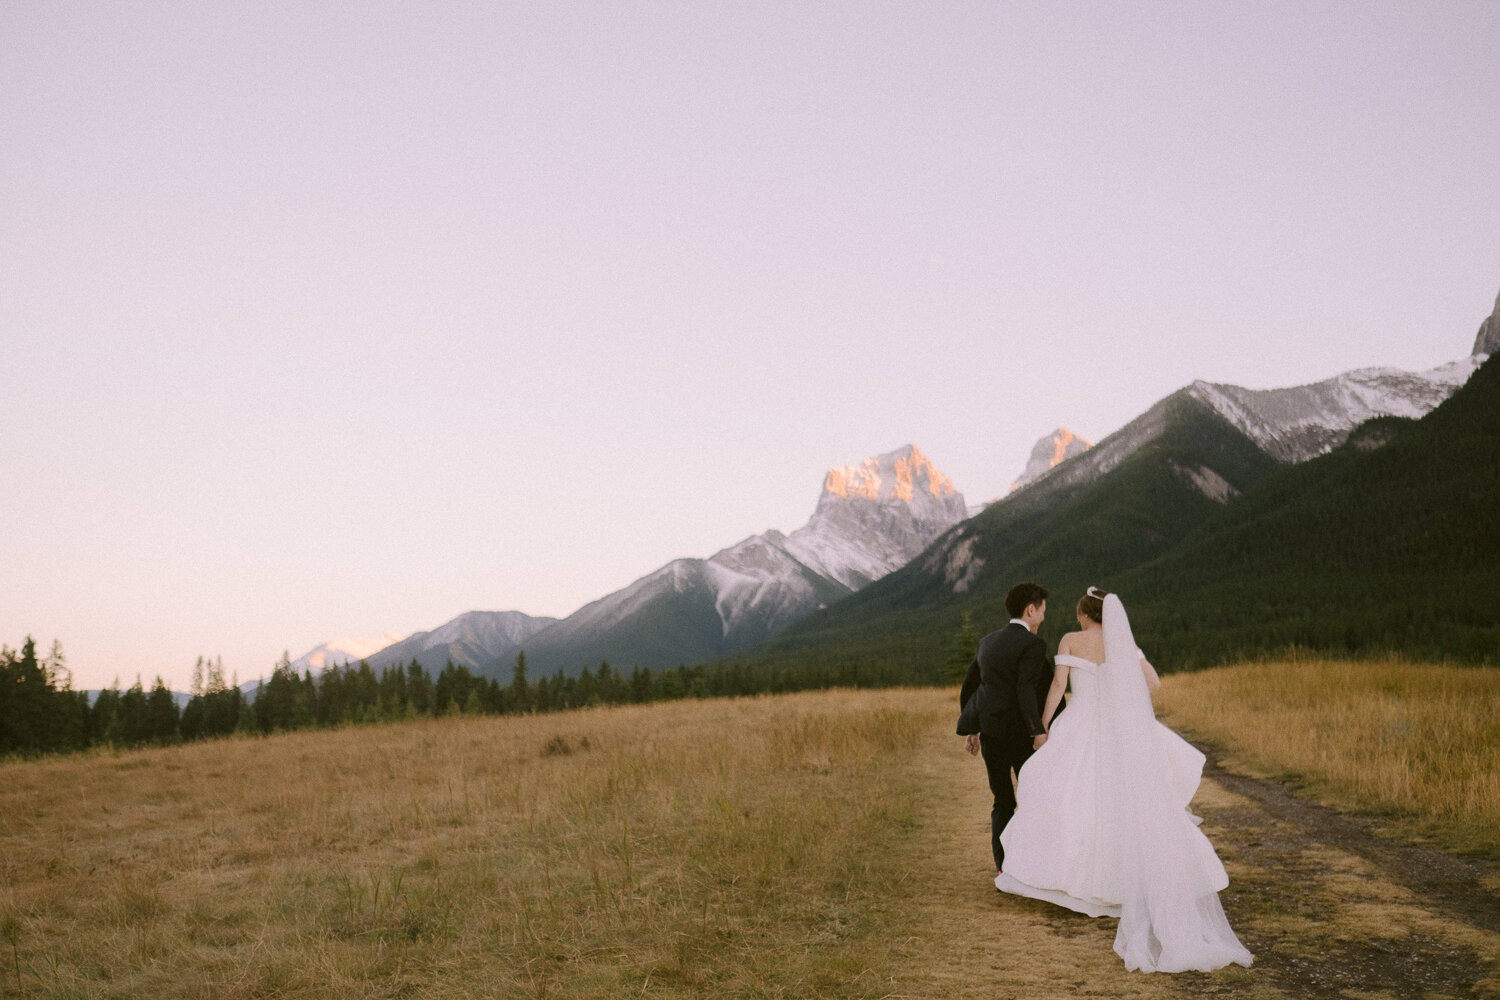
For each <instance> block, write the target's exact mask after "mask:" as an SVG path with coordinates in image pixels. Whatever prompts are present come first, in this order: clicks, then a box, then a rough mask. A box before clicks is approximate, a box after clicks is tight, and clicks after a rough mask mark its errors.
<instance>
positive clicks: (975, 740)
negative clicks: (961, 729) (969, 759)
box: [964, 733, 979, 756]
mask: <svg viewBox="0 0 1500 1000" xmlns="http://www.w3.org/2000/svg"><path fill="white" fill-rule="evenodd" d="M964 749H965V750H967V751H969V754H970V755H971V756H972V755H974V754H976V753H978V752H979V736H978V735H977V734H975V733H970V734H969V735H968V736H965V737H964Z"/></svg>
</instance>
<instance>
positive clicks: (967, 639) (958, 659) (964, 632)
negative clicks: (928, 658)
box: [943, 611, 979, 684]
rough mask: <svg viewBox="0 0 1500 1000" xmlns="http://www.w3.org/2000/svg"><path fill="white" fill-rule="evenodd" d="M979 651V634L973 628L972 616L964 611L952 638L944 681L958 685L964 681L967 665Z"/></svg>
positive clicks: (945, 666)
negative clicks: (951, 647) (960, 623)
mask: <svg viewBox="0 0 1500 1000" xmlns="http://www.w3.org/2000/svg"><path fill="white" fill-rule="evenodd" d="M978 651H979V632H978V631H977V630H976V629H975V628H974V616H973V615H972V614H971V613H970V612H968V611H965V612H964V613H963V625H962V626H960V627H959V630H958V632H957V633H955V634H954V636H953V649H952V652H951V653H950V654H949V656H948V661H947V663H946V664H945V665H944V671H943V672H944V675H945V676H944V678H943V679H944V680H945V681H947V682H948V683H949V684H958V683H959V682H961V681H962V680H963V679H964V674H965V673H966V672H967V671H968V669H969V664H970V663H971V662H972V661H973V659H974V654H975V653H977V652H978Z"/></svg>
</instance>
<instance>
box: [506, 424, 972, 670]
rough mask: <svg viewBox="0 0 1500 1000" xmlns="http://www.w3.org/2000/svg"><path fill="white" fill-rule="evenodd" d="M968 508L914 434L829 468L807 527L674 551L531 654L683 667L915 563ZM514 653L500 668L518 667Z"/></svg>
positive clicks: (536, 642)
mask: <svg viewBox="0 0 1500 1000" xmlns="http://www.w3.org/2000/svg"><path fill="white" fill-rule="evenodd" d="M964 516H965V505H964V499H963V495H962V494H960V493H959V492H958V491H957V490H956V489H954V487H953V483H952V482H951V481H950V480H949V479H948V477H947V476H945V475H943V474H942V473H941V472H939V471H938V470H937V469H936V468H934V467H933V465H932V463H931V462H930V461H928V459H927V457H926V456H925V455H923V454H922V453H921V452H920V451H918V450H917V449H916V448H914V447H912V446H911V445H907V446H905V447H903V448H900V449H897V450H896V451H892V452H888V453H886V454H884V455H880V456H878V457H876V458H870V459H865V460H864V461H863V462H861V463H859V464H858V465H852V466H845V467H840V468H834V469H830V470H829V471H828V473H827V475H826V476H825V477H824V479H823V490H822V493H821V495H820V496H819V497H818V503H817V507H816V508H815V510H814V511H813V515H812V517H811V518H810V519H809V520H808V522H807V523H806V524H805V525H803V526H802V527H801V528H798V529H797V530H796V531H794V532H792V533H791V534H790V535H786V534H783V533H781V532H779V531H774V530H772V531H767V532H765V533H763V534H759V535H753V536H751V537H749V538H746V539H744V540H743V541H741V542H738V543H737V544H735V545H732V546H730V547H729V548H727V549H724V550H722V551H720V552H717V553H715V554H714V555H712V556H710V557H708V558H707V559H677V560H674V561H672V562H670V563H668V564H667V565H665V566H663V567H662V568H661V569H658V570H656V571H655V572H653V573H650V574H648V575H647V576H644V577H642V578H641V579H639V580H637V581H635V582H634V583H632V584H631V585H630V586H628V587H626V588H625V589H623V590H620V591H618V592H616V593H613V594H610V595H609V596H607V597H604V598H601V599H600V600H598V601H595V602H593V603H592V604H589V605H587V606H585V607H583V608H581V609H580V610H579V611H577V612H576V613H575V614H573V615H570V616H569V617H567V618H565V619H563V620H562V621H560V622H558V623H556V624H555V625H551V626H549V627H548V628H545V629H543V630H541V631H539V632H537V633H536V634H535V635H534V636H532V637H531V638H530V639H528V640H527V641H526V643H525V650H526V658H527V663H528V666H529V667H530V669H531V671H532V673H533V675H543V674H551V673H554V672H556V671H557V670H562V671H564V672H565V673H569V674H573V673H577V672H578V671H579V670H581V669H582V668H584V667H597V666H598V665H599V662H600V661H601V660H608V661H610V663H611V664H612V665H613V666H615V667H617V668H621V669H625V670H629V669H630V668H631V667H633V666H649V667H658V668H659V667H675V666H678V665H679V664H685V663H697V662H700V661H702V660H706V659H710V658H713V657H716V656H723V655H726V654H728V653H732V652H735V651H736V650H740V649H744V648H746V647H748V646H751V645H754V644H755V643H757V642H760V641H761V640H763V639H765V638H766V637H767V636H770V635H771V634H773V633H774V632H776V631H777V630H779V629H780V628H782V627H783V626H785V625H787V624H789V623H791V622H793V621H795V620H797V619H798V618H801V617H803V616H804V615H806V614H808V613H809V612H811V611H814V610H816V609H818V608H820V607H823V606H825V605H827V604H829V603H831V602H833V601H835V600H837V599H839V598H841V597H843V596H845V595H847V594H849V593H851V592H853V591H855V590H858V589H859V588H861V587H863V586H865V585H866V584H867V583H869V582H870V581H872V580H876V579H879V578H880V577H882V576H884V575H885V574H887V573H889V572H890V571H891V570H893V569H895V568H897V567H898V566H902V565H905V564H906V563H907V562H909V561H911V559H912V558H914V557H915V556H916V555H917V554H918V553H920V552H921V551H922V550H923V549H924V548H926V547H927V546H928V545H929V544H931V542H932V540H933V539H934V538H936V537H937V536H938V535H940V534H941V533H942V532H943V531H945V530H947V529H948V528H950V527H952V526H953V525H954V524H957V523H958V522H959V521H961V520H963V518H964ZM513 660H514V655H513V653H511V654H507V656H506V657H504V658H502V659H498V660H496V661H492V663H491V670H490V672H491V673H493V674H494V675H495V676H497V677H499V678H501V679H502V680H505V679H508V678H509V676H510V670H511V667H512V662H513Z"/></svg>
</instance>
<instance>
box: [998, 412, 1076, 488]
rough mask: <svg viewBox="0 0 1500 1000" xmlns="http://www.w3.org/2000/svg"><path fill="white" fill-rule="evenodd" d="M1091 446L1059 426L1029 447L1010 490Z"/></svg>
mask: <svg viewBox="0 0 1500 1000" xmlns="http://www.w3.org/2000/svg"><path fill="white" fill-rule="evenodd" d="M1092 447H1093V444H1092V443H1091V442H1088V441H1085V440H1084V439H1083V438H1081V437H1079V436H1078V435H1077V434H1074V433H1073V432H1072V431H1070V430H1068V429H1067V428H1066V427H1059V428H1058V429H1057V430H1055V431H1053V432H1052V433H1051V434H1048V435H1047V436H1046V437H1044V438H1041V439H1040V440H1038V441H1037V443H1036V445H1035V446H1033V447H1032V449H1031V458H1030V459H1029V460H1027V462H1026V468H1025V469H1022V470H1021V474H1020V476H1018V477H1016V481H1015V482H1013V483H1011V484H1010V491H1011V492H1012V493H1014V492H1015V491H1016V490H1018V489H1020V488H1021V487H1022V486H1025V485H1026V484H1027V483H1030V482H1034V481H1036V480H1038V479H1040V478H1041V477H1043V476H1045V475H1046V474H1047V473H1048V472H1051V471H1052V469H1053V467H1054V466H1056V465H1058V464H1059V463H1061V462H1063V461H1065V460H1067V459H1070V458H1072V457H1073V456H1074V455H1078V454H1081V453H1082V452H1085V451H1088V450H1089V449H1090V448H1092Z"/></svg>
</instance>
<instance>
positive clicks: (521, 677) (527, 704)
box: [510, 649, 546, 714]
mask: <svg viewBox="0 0 1500 1000" xmlns="http://www.w3.org/2000/svg"><path fill="white" fill-rule="evenodd" d="M542 680H543V681H545V680H546V678H545V677H544V678H542ZM510 703H511V704H512V705H514V706H515V709H516V711H517V712H521V713H523V714H524V713H526V712H529V711H531V709H532V697H531V685H529V684H528V683H527V682H526V651H525V650H524V649H523V650H521V651H520V652H518V653H517V654H516V667H515V670H514V671H513V672H512V673H511V677H510Z"/></svg>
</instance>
